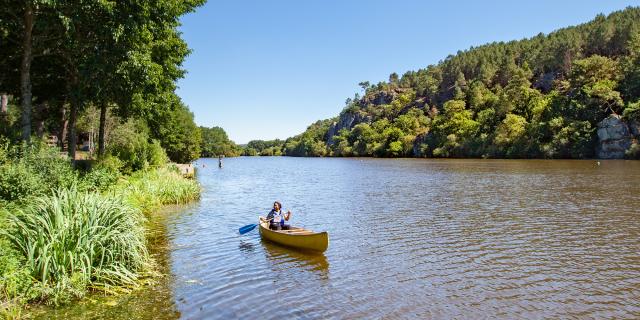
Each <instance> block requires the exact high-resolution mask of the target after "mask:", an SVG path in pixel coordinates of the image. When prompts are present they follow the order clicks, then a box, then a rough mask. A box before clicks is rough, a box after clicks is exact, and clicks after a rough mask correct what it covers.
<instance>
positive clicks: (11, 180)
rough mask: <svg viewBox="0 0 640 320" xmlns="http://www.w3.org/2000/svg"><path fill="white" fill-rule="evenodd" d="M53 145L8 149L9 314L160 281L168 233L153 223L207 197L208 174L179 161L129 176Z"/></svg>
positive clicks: (2, 307)
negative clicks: (79, 165) (87, 166)
mask: <svg viewBox="0 0 640 320" xmlns="http://www.w3.org/2000/svg"><path fill="white" fill-rule="evenodd" d="M50 153H51V151H49V150H44V149H37V150H27V151H24V150H23V151H20V152H7V149H5V150H4V152H2V153H0V171H1V172H0V173H1V175H0V177H1V178H0V199H2V202H1V203H0V204H1V206H0V230H2V231H0V277H1V280H2V281H0V315H1V316H2V317H3V318H10V319H11V318H21V317H22V316H23V314H24V313H25V311H26V312H28V311H29V310H28V309H30V307H31V306H34V305H54V306H60V305H64V304H68V303H70V302H77V301H79V299H81V298H83V297H85V296H86V295H87V294H88V293H91V292H102V293H105V294H116V293H122V292H130V291H132V290H135V289H136V288H140V287H141V286H143V285H145V284H153V283H154V282H155V280H156V279H157V276H162V274H163V273H164V272H163V267H162V263H159V258H158V257H159V255H158V254H157V252H156V251H152V250H150V249H149V245H150V244H151V243H154V241H155V240H154V239H158V238H162V235H158V234H151V232H153V233H158V232H160V233H162V232H161V229H158V228H155V227H153V228H152V227H151V226H152V225H153V224H154V223H153V221H152V220H153V219H152V218H151V217H152V214H153V213H155V212H157V211H158V210H160V209H161V208H162V207H163V206H166V205H172V204H184V203H187V202H190V201H193V200H195V199H197V198H199V196H200V186H199V184H198V182H197V181H195V180H193V179H187V178H185V177H183V176H182V175H181V174H180V173H179V171H178V169H177V167H176V166H175V165H171V164H169V165H162V166H156V167H149V168H146V169H144V170H141V171H137V172H133V173H131V174H129V175H124V174H122V173H120V172H119V171H118V170H117V169H114V168H113V167H110V165H109V163H108V161H103V162H100V163H98V164H97V165H96V166H95V167H94V168H93V169H92V170H91V171H89V172H78V171H76V170H73V169H72V168H71V166H70V165H69V162H68V161H66V160H65V159H61V158H60V157H59V156H52V154H50ZM159 230H160V231H159ZM160 256H161V255H160ZM165 269H166V267H165ZM164 271H166V270H164Z"/></svg>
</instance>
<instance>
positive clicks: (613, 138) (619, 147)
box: [596, 114, 640, 159]
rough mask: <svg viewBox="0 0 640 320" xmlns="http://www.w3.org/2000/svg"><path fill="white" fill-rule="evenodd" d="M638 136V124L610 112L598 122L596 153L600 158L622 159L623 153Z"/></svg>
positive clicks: (639, 132) (639, 134)
mask: <svg viewBox="0 0 640 320" xmlns="http://www.w3.org/2000/svg"><path fill="white" fill-rule="evenodd" d="M639 137H640V124H638V123H637V122H636V121H631V122H629V123H627V122H625V121H623V119H622V118H621V117H620V116H619V115H617V114H612V115H610V116H609V117H607V118H605V119H604V120H602V121H600V123H598V149H597V151H596V155H597V157H598V158H601V159H623V158H624V157H625V153H626V151H627V150H629V148H631V146H632V145H633V144H637V141H638V138H639Z"/></svg>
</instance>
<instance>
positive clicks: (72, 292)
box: [6, 187, 150, 304]
mask: <svg viewBox="0 0 640 320" xmlns="http://www.w3.org/2000/svg"><path fill="white" fill-rule="evenodd" d="M143 221H144V220H143V218H142V216H141V215H140V212H139V211H138V210H136V209H134V208H133V207H131V206H129V205H126V204H125V203H124V202H123V201H122V200H121V199H118V198H113V197H104V196H101V195H99V194H97V193H85V192H81V191H79V190H78V189H77V188H75V187H71V188H69V189H60V190H58V191H56V192H54V193H53V194H52V195H50V196H44V197H40V198H37V199H35V200H34V201H33V202H31V203H30V204H29V205H28V206H27V207H26V208H25V209H24V210H21V212H19V213H16V214H15V215H11V216H10V217H9V223H10V226H11V228H10V230H9V231H8V232H7V234H6V236H7V237H8V239H9V240H10V241H11V242H12V244H13V245H14V246H15V247H16V248H17V250H18V251H19V252H20V253H21V254H23V255H24V256H25V257H26V267H27V268H28V270H30V271H31V276H32V277H33V278H34V279H36V280H37V281H39V283H40V284H41V285H43V286H44V287H45V288H48V290H43V291H42V293H43V294H46V296H44V297H42V298H43V299H50V300H49V301H51V302H53V303H54V304H58V303H60V302H64V301H65V300H66V299H69V298H71V297H73V296H80V295H82V294H83V293H84V292H85V290H86V289H85V288H86V287H87V286H91V287H92V288H94V289H105V290H108V289H109V287H110V286H114V285H135V282H136V280H137V279H138V277H139V272H140V271H142V270H144V269H145V268H146V267H147V266H148V264H149V262H150V260H149V255H148V254H147V250H146V247H145V238H144V227H143Z"/></svg>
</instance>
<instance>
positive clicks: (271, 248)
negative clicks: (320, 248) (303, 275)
mask: <svg viewBox="0 0 640 320" xmlns="http://www.w3.org/2000/svg"><path fill="white" fill-rule="evenodd" d="M261 243H262V246H263V248H264V252H265V256H266V257H267V261H269V263H270V264H271V266H272V268H273V270H274V271H285V270H286V269H289V268H291V267H296V269H301V270H306V271H310V272H313V273H315V274H317V275H319V276H320V278H321V279H323V280H328V279H329V261H327V257H326V256H325V255H324V253H317V252H307V251H296V250H293V249H291V248H287V247H283V246H280V245H278V244H275V243H272V242H269V241H261Z"/></svg>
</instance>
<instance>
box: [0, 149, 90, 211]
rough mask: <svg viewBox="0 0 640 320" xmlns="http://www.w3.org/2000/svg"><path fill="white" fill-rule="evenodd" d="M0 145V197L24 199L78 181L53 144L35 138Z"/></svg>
mask: <svg viewBox="0 0 640 320" xmlns="http://www.w3.org/2000/svg"><path fill="white" fill-rule="evenodd" d="M0 149H2V151H1V152H0V153H2V155H1V156H2V162H0V199H3V200H7V201H16V200H24V199H26V198H28V197H30V196H37V195H42V194H44V193H46V192H49V191H51V190H53V189H56V188H68V187H70V186H71V185H73V184H76V183H77V182H78V173H77V172H76V171H74V170H73V168H72V167H71V165H70V162H69V161H68V159H66V157H62V156H61V155H60V153H59V152H58V151H57V149H56V148H48V147H46V146H43V145H40V144H38V143H37V142H36V143H34V144H33V145H31V146H27V145H21V146H14V147H10V148H9V147H3V148H0Z"/></svg>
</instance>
